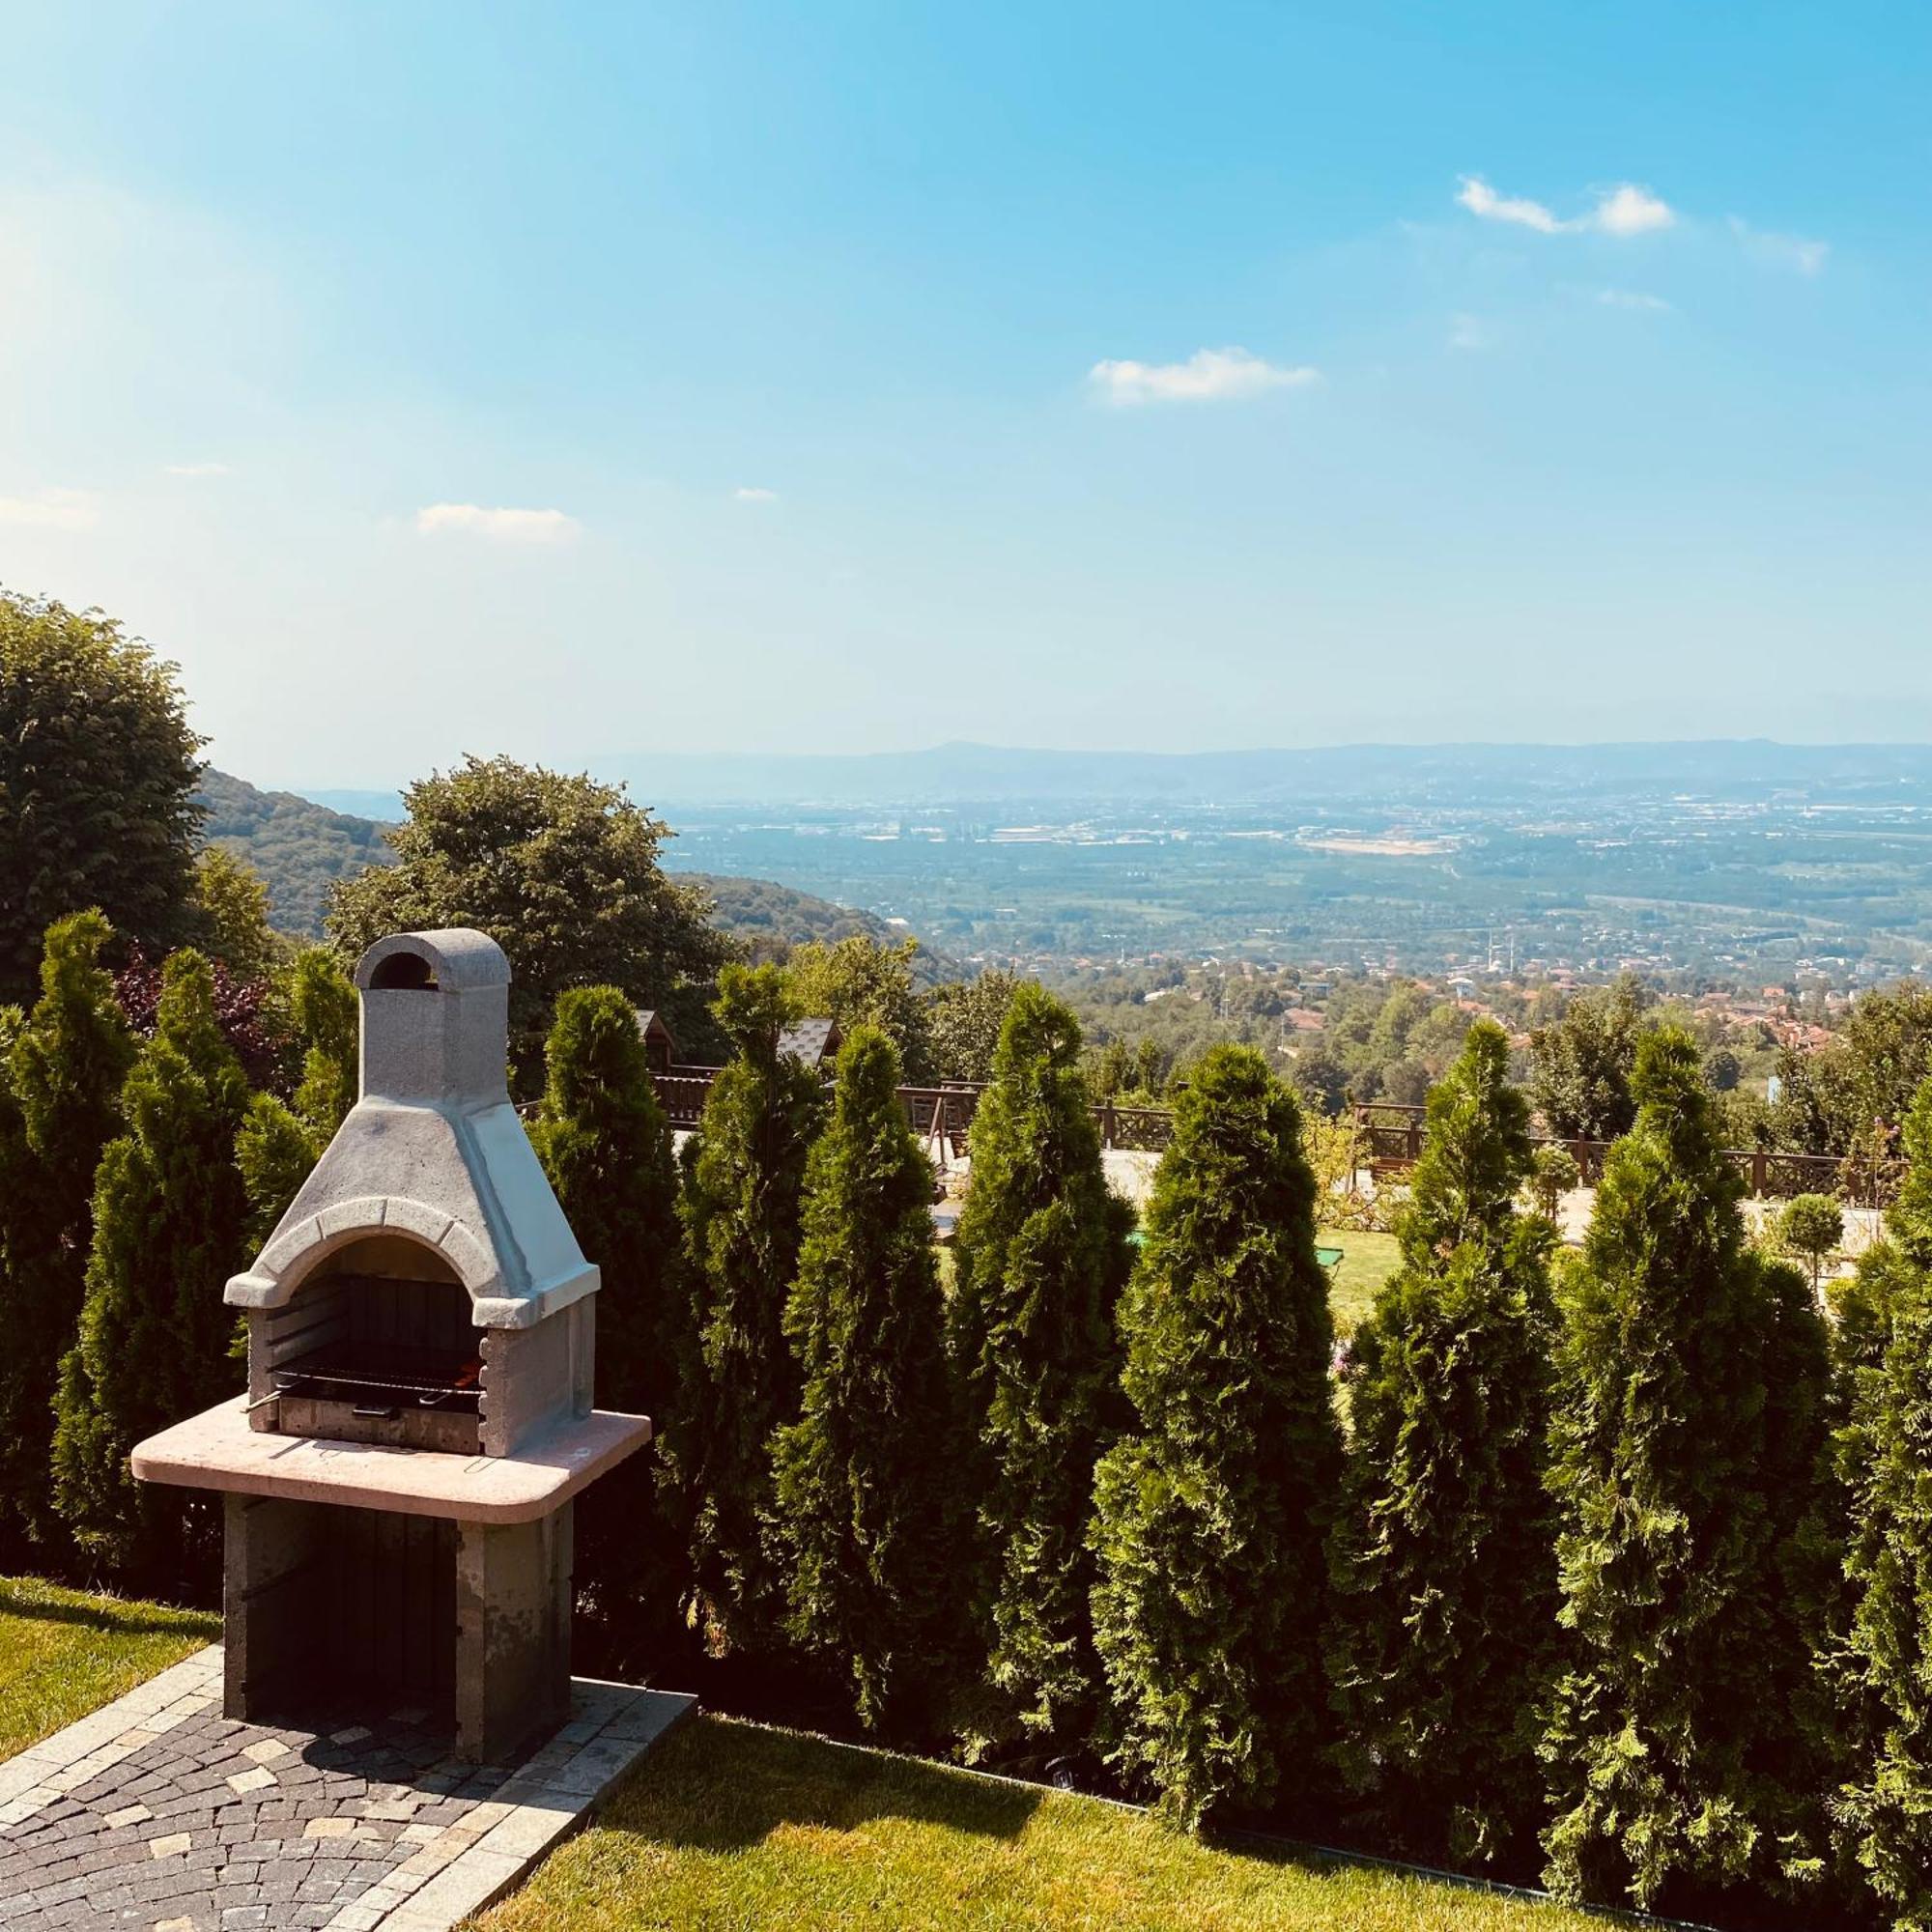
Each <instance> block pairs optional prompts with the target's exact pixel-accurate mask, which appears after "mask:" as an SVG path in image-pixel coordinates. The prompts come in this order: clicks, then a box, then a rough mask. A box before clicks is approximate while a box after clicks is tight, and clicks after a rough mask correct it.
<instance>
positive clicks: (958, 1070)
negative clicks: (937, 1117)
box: [928, 968, 1019, 1080]
mask: <svg viewBox="0 0 1932 1932" xmlns="http://www.w3.org/2000/svg"><path fill="white" fill-rule="evenodd" d="M1018 984H1019V981H1018V980H1015V979H1014V978H1013V976H1012V975H1011V974H1010V973H1002V972H1001V971H999V970H998V968H993V969H991V970H989V971H987V972H984V973H981V974H980V977H979V978H978V979H977V980H948V981H947V983H946V984H945V985H943V986H935V987H934V988H933V989H932V995H931V999H930V1001H929V1003H928V1011H929V1014H930V1020H931V1027H932V1058H933V1071H934V1072H935V1073H936V1074H937V1075H938V1076H939V1078H940V1079H942V1080H989V1079H991V1078H992V1074H993V1055H994V1054H995V1053H996V1052H997V1051H998V1050H999V1045H1000V1029H1001V1028H1002V1027H1003V1026H1005V1025H1006V1021H1007V1009H1008V1007H1009V1006H1010V1005H1011V1004H1012V998H1013V989H1014V987H1016V986H1017V985H1018Z"/></svg>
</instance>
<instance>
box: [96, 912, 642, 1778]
mask: <svg viewBox="0 0 1932 1932" xmlns="http://www.w3.org/2000/svg"><path fill="white" fill-rule="evenodd" d="M355 984H356V986H357V988H358V990H359V992H360V995H361V1003H362V1048H361V1097H360V1099H359V1100H358V1101H357V1103H356V1105H355V1108H354V1110H353V1111H352V1112H351V1113H350V1115H349V1117H348V1119H347V1120H346V1121H344V1122H343V1123H342V1126H341V1129H340V1130H339V1131H338V1132H337V1134H336V1136H335V1138H334V1140H333V1141H331V1142H330V1143H329V1146H328V1150H327V1152H326V1153H325V1154H324V1155H323V1157H322V1159H321V1160H320V1161H319V1162H318V1163H317V1165H316V1168H315V1171H314V1172H313V1173H312V1174H311V1175H310V1176H309V1178H308V1180H307V1181H306V1183H305V1184H304V1185H303V1187H302V1189H301V1192H300V1193H299V1194H298V1195H297V1197H296V1199H295V1202H294V1203H293V1205H292V1206H291V1207H290V1208H289V1210H288V1212H287V1213H286V1214H284V1215H283V1217H282V1219H281V1221H280V1223H279V1224H278V1225H277V1227H276V1229H275V1231H274V1233H273V1235H272V1236H270V1240H269V1242H268V1245H267V1246H266V1247H264V1248H263V1250H262V1252H261V1254H260V1255H259V1256H258V1257H257V1258H256V1260H255V1262H254V1264H253V1265H252V1266H251V1267H250V1268H249V1269H248V1270H247V1271H246V1272H245V1273H243V1274H239V1275H237V1276H235V1277H234V1279H233V1280H231V1281H230V1282H229V1283H228V1286H227V1290H226V1298H227V1299H228V1301H229V1302H230V1303H232V1304H233V1305H234V1306H236V1307H238V1308H240V1309H241V1310H243V1311H244V1312H245V1314H246V1317H247V1323H248V1389H247V1394H246V1396H245V1397H244V1398H242V1399H241V1400H238V1401H234V1402H230V1403H223V1404H220V1405H218V1406H216V1407H214V1408H213V1409H210V1410H209V1411H207V1413H205V1414H203V1415H199V1416H196V1417H193V1418H192V1419H191V1420H189V1421H186V1422H184V1423H180V1424H177V1425H176V1426H175V1427H174V1428H172V1429H169V1430H166V1431H164V1432H163V1433H162V1434H161V1435H156V1436H153V1437H151V1438H150V1439H149V1440H148V1441H146V1442H144V1443H142V1444H141V1445H140V1446H139V1447H138V1448H137V1449H136V1450H135V1451H134V1454H133V1459H132V1462H133V1470H134V1474H135V1475H136V1476H137V1477H139V1478H141V1479H142V1480H143V1481H146V1482H156V1483H170V1484H177V1485H185V1486H187V1487H190V1488H198V1489H207V1490H217V1491H220V1492H223V1493H224V1497H225V1504H224V1507H225V1511H226V1518H225V1521H226V1558H225V1564H226V1571H225V1584H224V1612H223V1615H224V1625H225V1630H224V1637H225V1646H226V1662H225V1672H226V1678H225V1686H224V1705H225V1709H226V1712H227V1715H228V1716H230V1717H231V1718H237V1719H267V1718H271V1717H279V1718H288V1717H292V1716H298V1715H300V1714H301V1713H302V1712H303V1710H304V1709H305V1708H308V1709H321V1708H322V1707H324V1706H326V1707H327V1709H328V1710H329V1711H331V1712H337V1711H354V1710H355V1709H356V1708H358V1707H363V1708H366V1709H367V1710H369V1711H370V1712H371V1713H372V1714H373V1713H383V1712H388V1711H390V1710H392V1709H394V1708H396V1707H399V1706H408V1707H413V1708H421V1709H424V1710H426V1711H427V1712H429V1713H430V1714H431V1715H432V1716H433V1717H438V1718H440V1719H443V1720H445V1721H447V1722H449V1723H450V1724H452V1725H453V1727H454V1730H455V1734H456V1743H457V1748H458V1750H459V1751H460V1752H462V1753H464V1754H467V1755H469V1756H470V1757H472V1758H475V1759H477V1760H479V1761H485V1760H499V1759H502V1758H503V1757H505V1756H507V1755H508V1754H509V1753H511V1752H513V1751H514V1750H515V1749H516V1748H517V1747H520V1746H521V1745H522V1744H524V1743H525V1742H526V1740H528V1739H529V1738H530V1737H531V1736H532V1735H533V1734H534V1733H535V1732H536V1731H538V1730H539V1729H542V1728H543V1727H545V1726H546V1725H548V1724H552V1723H554V1722H556V1721H559V1720H560V1719H562V1717H563V1716H564V1714H565V1712H566V1710H567V1707H568V1701H569V1680H570V1617H571V1601H572V1589H571V1515H572V1509H571V1503H572V1498H573V1497H574V1496H575V1495H576V1494H577V1492H579V1491H580V1490H582V1488H584V1487H585V1485H587V1484H588V1483H590V1482H592V1481H594V1480H595V1479H596V1478H597V1477H598V1476H600V1475H602V1474H603V1473H604V1472H605V1471H606V1470H607V1469H609V1468H611V1466H612V1465H613V1464H615V1463H618V1462H620V1461H621V1460H622V1459H623V1458H624V1457H626V1456H628V1455H630V1454H632V1453H633V1452H634V1451H636V1450H638V1449H639V1448H641V1447H642V1446H643V1444H644V1442H645V1441H646V1440H648V1438H649V1435H650V1424H649V1423H648V1422H647V1421H646V1420H645V1419H644V1418H643V1417H642V1416H631V1415H616V1414H611V1413H608V1412H605V1411H602V1410H599V1409H596V1408H594V1407H593V1406H592V1401H591V1396H592V1385H593V1371H594V1366H595V1333H596V1325H595V1324H596V1295H597V1288H598V1274H597V1269H596V1268H595V1266H593V1265H592V1264H590V1263H588V1262H586V1261H585V1260H584V1258H583V1255H582V1251H581V1250H580V1249H579V1247H578V1245H577V1240H576V1237H575V1236H573V1235H572V1233H571V1231H570V1226H569V1223H568V1222H567V1221H566V1220H565V1219H564V1216H563V1211H562V1209H561V1208H559V1207H558V1206H557V1202H556V1197H555V1196H554V1194H553V1193H552V1192H551V1188H550V1184H549V1182H548V1180H547V1179H545V1177H544V1173H543V1170H542V1168H541V1166H540V1165H539V1164H538V1162H537V1158H536V1154H535V1152H534V1151H533V1150H532V1149H531V1147H530V1144H529V1142H528V1140H527V1139H526V1136H525V1133H524V1130H523V1126H522V1124H521V1122H519V1121H518V1119H517V1116H516V1112H515V1110H514V1108H513V1107H512V1105H511V1102H510V1096H509V1092H508V1087H507V1085H506V1077H505V1068H506V1063H507V1058H508V1011H509V1006H508V1002H509V984H510V972H509V965H508V962H507V961H506V960H505V958H504V956H503V954H502V952H501V951H500V949H498V948H497V945H496V944H495V942H494V941H492V940H490V939H489V938H487V937H486V936H485V935H484V934H482V933H480V932H472V931H469V930H464V929H457V930H451V931H441V932H413V933H401V934H398V935H396V936H395V937H393V938H389V939H384V940H381V941H379V942H378V943H377V944H376V945H375V946H372V947H371V948H370V949H369V951H368V952H366V953H365V954H364V955H363V956H362V959H361V960H360V962H359V963H358V964H357V966H356V969H355Z"/></svg>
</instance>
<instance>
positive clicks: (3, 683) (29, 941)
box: [0, 592, 202, 1000]
mask: <svg viewBox="0 0 1932 1932" xmlns="http://www.w3.org/2000/svg"><path fill="white" fill-rule="evenodd" d="M201 746H202V740H201V738H200V737H199V736H197V735H196V733H195V732H193V731H192V730H190V729H189V728H188V723H187V711H186V706H185V702H184V700H183V697H182V693H181V687H180V685H179V683H178V682H177V681H176V675H175V668H174V666H173V665H170V664H165V663H163V662H161V661H160V660H159V659H157V658H156V656H155V655H154V653H153V652H152V651H151V650H150V649H149V648H148V646H147V645H146V644H144V643H142V642H140V641H139V640H138V639H133V638H129V637H128V635H127V634H126V633H125V632H124V631H123V630H122V629H121V627H120V625H119V624H117V623H116V622H115V621H114V620H113V619H112V618H111V617H104V616H102V615H101V614H100V613H99V611H70V610H68V609H67V608H66V606H65V605H61V604H56V603H51V602H47V601H43V600H41V599H37V598H31V597H20V596H15V595H12V594H9V593H7V592H0V1000H25V999H28V998H30V997H32V991H33V986H34V971H35V963H36V961H37V960H38V959H39V957H40V952H41V937H42V934H43V933H44V932H45V930H46V928H47V926H48V925H49V924H51V923H53V921H55V920H57V919H60V918H62V917H63V916H65V915H66V914H68V913H73V912H80V911H82V910H84V909H85V908H87V907H89V906H95V907H98V908H99V910H100V911H101V912H102V913H103V914H104V915H105V917H106V918H107V919H108V920H109V921H111V922H112V923H113V925H114V928H115V930H116V931H117V932H119V933H121V934H123V935H124V936H126V937H128V938H130V939H132V940H134V941H135V942H136V943H137V944H140V945H144V946H148V947H151V948H155V949H157V950H158V949H163V948H165V947H167V946H169V945H172V944H173V943H174V942H175V941H176V940H178V939H180V938H183V937H185V936H186V933H187V929H188V925H189V923H190V922H191V920H192V917H193V907H192V897H193V892H192V886H193V872H194V838H195V833H196V831H197V829H198V827H199V826H200V823H201V810H200V808H199V807H198V806H197V805H196V803H195V801H194V791H195V784H196V781H197V779H198V777H199V773H200V768H201V760H200V752H201Z"/></svg>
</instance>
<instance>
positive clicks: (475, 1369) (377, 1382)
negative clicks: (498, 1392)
mask: <svg viewBox="0 0 1932 1932" xmlns="http://www.w3.org/2000/svg"><path fill="white" fill-rule="evenodd" d="M271 1379H272V1382H273V1387H274V1391H275V1393H276V1394H277V1395H293V1396H308V1397H311V1398H312V1399H314V1400H316V1401H318V1402H345V1403H350V1404H352V1405H354V1406H356V1407H358V1408H393V1407H395V1406H397V1405H398V1403H399V1402H400V1401H403V1400H408V1399H413V1401H414V1403H415V1405H416V1406H417V1407H419V1408H434V1409H442V1410H447V1411H450V1412H452V1413H467V1414H469V1415H474V1414H476V1413H477V1412H478V1409H479V1408H480V1406H481V1402H482V1395H483V1364H482V1361H481V1359H480V1358H479V1357H478V1356H476V1355H475V1354H473V1353H468V1352H465V1353H457V1354H451V1353H450V1352H449V1351H448V1350H441V1349H407V1348H397V1347H384V1346H382V1345H380V1344H373V1343H368V1342H350V1343H338V1344H336V1345H334V1346H332V1347H330V1348H327V1349H318V1350H316V1351H315V1352H314V1353H313V1354H309V1355H302V1356H300V1357H298V1359H297V1360H295V1361H293V1362H289V1363H286V1364H285V1365H284V1366H282V1367H281V1368H278V1369H276V1370H274V1371H273V1374H272V1378H271Z"/></svg>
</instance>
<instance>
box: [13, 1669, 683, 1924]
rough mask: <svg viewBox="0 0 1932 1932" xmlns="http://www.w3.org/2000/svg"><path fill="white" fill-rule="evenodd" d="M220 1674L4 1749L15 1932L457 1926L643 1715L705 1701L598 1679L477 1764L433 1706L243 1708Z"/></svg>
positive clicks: (617, 1757) (177, 1673) (616, 1762)
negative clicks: (273, 1718)
mask: <svg viewBox="0 0 1932 1932" xmlns="http://www.w3.org/2000/svg"><path fill="white" fill-rule="evenodd" d="M218 1679H219V1652H218V1651H212V1652H209V1653H205V1654H204V1656H203V1657H202V1658H198V1659H191V1660H190V1661H189V1664H187V1665H181V1666H177V1668H176V1669H175V1670H172V1671H167V1672H163V1673H162V1675H161V1676H160V1677H158V1678H156V1679H155V1680H153V1681H152V1682H151V1683H150V1684H148V1685H146V1686H144V1687H143V1688H142V1689H141V1690H137V1691H135V1692H133V1693H132V1694H131V1696H130V1697H128V1698H126V1699H123V1700H121V1702H120V1703H119V1704H116V1705H114V1706H110V1707H109V1708H108V1709H107V1710H105V1711H101V1712H97V1713H96V1714H95V1715H94V1716H93V1717H91V1718H87V1719H82V1720H81V1721H80V1723H78V1724H76V1725H72V1726H71V1727H70V1728H69V1729H68V1730H67V1731H64V1732H62V1733H60V1734H59V1735H58V1736H56V1737H54V1738H50V1739H48V1740H46V1741H45V1743H43V1744H42V1745H39V1746H36V1747H34V1748H33V1749H32V1750H31V1751H29V1752H23V1753H22V1754H21V1757H20V1758H18V1759H15V1760H14V1762H13V1764H11V1765H0V1932H65V1928H68V1927H88V1928H98V1927H99V1928H104V1927H108V1926H117V1927H119V1926H126V1927H129V1928H134V1932H156V1928H163V1932H255V1928H265V1932H285V1928H286V1932H305V1928H311V1927H313V1928H321V1927H324V1926H334V1927H337V1928H339V1932H378V1928H381V1927H383V1926H384V1925H386V1924H389V1923H390V1922H391V1921H392V1920H393V1924H394V1927H395V1932H403V1928H405V1927H408V1928H409V1932H431V1928H434V1927H438V1926H442V1927H446V1926H448V1925H450V1924H452V1923H453V1922H454V1919H455V1917H456V1916H458V1914H459V1913H460V1911H462V1910H468V1909H469V1906H470V1905H473V1904H474V1903H475V1902H477V1900H479V1899H480V1898H482V1897H483V1896H484V1895H485V1894H486V1893H488V1894H490V1895H495V1893H496V1892H497V1890H500V1889H501V1888H502V1887H503V1885H504V1884H506V1883H507V1882H509V1880H510V1879H512V1878H514V1877H515V1876H516V1875H517V1874H518V1873H520V1872H521V1871H522V1870H523V1869H525V1868H526V1866H527V1865H528V1864H529V1863H530V1862H531V1861H532V1860H533V1858H534V1856H535V1855H536V1854H537V1853H538V1852H540V1850H541V1849H542V1846H543V1845H544V1844H546V1843H548V1842H549V1841H550V1840H551V1839H553V1838H554V1837H555V1836H556V1835H558V1834H560V1833H561V1832H562V1831H563V1830H567V1829H568V1828H569V1826H570V1825H572V1824H574V1823H575V1822H576V1819H577V1817H578V1816H579V1815H580V1814H581V1812H582V1809H583V1806H584V1804H587V1803H588V1802H589V1800H590V1798H591V1797H592V1796H594V1795H595V1792H596V1791H598V1790H601V1789H602V1788H603V1786H604V1785H605V1784H606V1783H607V1782H608V1780H609V1777H610V1776H611V1774H612V1770H613V1768H615V1767H620V1766H621V1765H623V1764H628V1763H629V1762H630V1761H631V1759H632V1758H634V1757H635V1756H636V1755H637V1754H638V1753H639V1751H640V1750H641V1749H642V1748H643V1745H642V1743H636V1744H634V1743H632V1742H631V1741H630V1740H628V1739H626V1737H625V1735H624V1733H625V1731H626V1730H639V1729H646V1730H647V1731H648V1734H649V1735H653V1736H654V1735H655V1734H656V1732H657V1731H658V1730H661V1729H663V1728H665V1727H667V1726H668V1723H669V1722H671V1721H674V1719H675V1718H676V1717H677V1716H680V1715H682V1712H683V1711H684V1709H686V1708H688V1704H689V1700H688V1699H678V1698H671V1697H668V1696H664V1695H662V1694H656V1693H648V1692H638V1693H621V1694H619V1693H613V1692H612V1691H611V1689H610V1687H580V1689H579V1691H578V1694H577V1695H576V1696H575V1697H574V1698H573V1703H572V1712H571V1719H570V1721H569V1722H568V1723H567V1724H565V1725H564V1726H563V1727H561V1729H560V1730H559V1731H558V1732H556V1733H554V1734H553V1736H552V1738H550V1739H549V1740H539V1741H538V1744H539V1748H538V1749H536V1750H535V1751H533V1752H531V1753H530V1754H528V1755H526V1757H525V1758H524V1759H522V1760H521V1761H520V1762H519V1763H517V1764H514V1765H484V1766H476V1765H469V1764H465V1763H463V1762H462V1761H461V1760H458V1759H455V1758H452V1757H451V1756H450V1755H449V1738H448V1736H447V1734H445V1733H439V1732H438V1731H437V1730H436V1728H435V1727H434V1725H433V1724H431V1723H430V1722H429V1721H428V1719H427V1716H426V1714H425V1713H424V1712H422V1711H421V1710H420V1709H419V1708H418V1707H414V1706H408V1705H405V1706H403V1707H401V1708H400V1709H398V1710H396V1711H394V1712H391V1713H390V1714H389V1715H388V1716H386V1717H384V1718H382V1719H377V1720H374V1721H370V1722H363V1721H360V1720H351V1719H350V1717H349V1715H348V1714H344V1715H343V1716H341V1717H337V1718H336V1719H333V1720H332V1721H331V1722H327V1723H323V1724H321V1725H318V1726H317V1727H316V1728H314V1729H306V1728H303V1727H301V1726H291V1725H280V1724H277V1725H263V1724H241V1723H236V1722H233V1721H231V1720H230V1719H225V1718H223V1717H221V1716H220V1713H219V1709H218V1696H217V1692H218V1688H219V1684H218ZM639 1700H641V1702H640V1701H639ZM646 1719H648V1722H646ZM559 1781H563V1782H567V1783H569V1784H572V1785H575V1786H578V1787H581V1791H580V1795H579V1796H577V1797H559V1796H557V1795H556V1787H557V1785H558V1783H559ZM526 1847H527V1848H528V1850H526ZM506 1875H507V1876H506Z"/></svg>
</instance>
